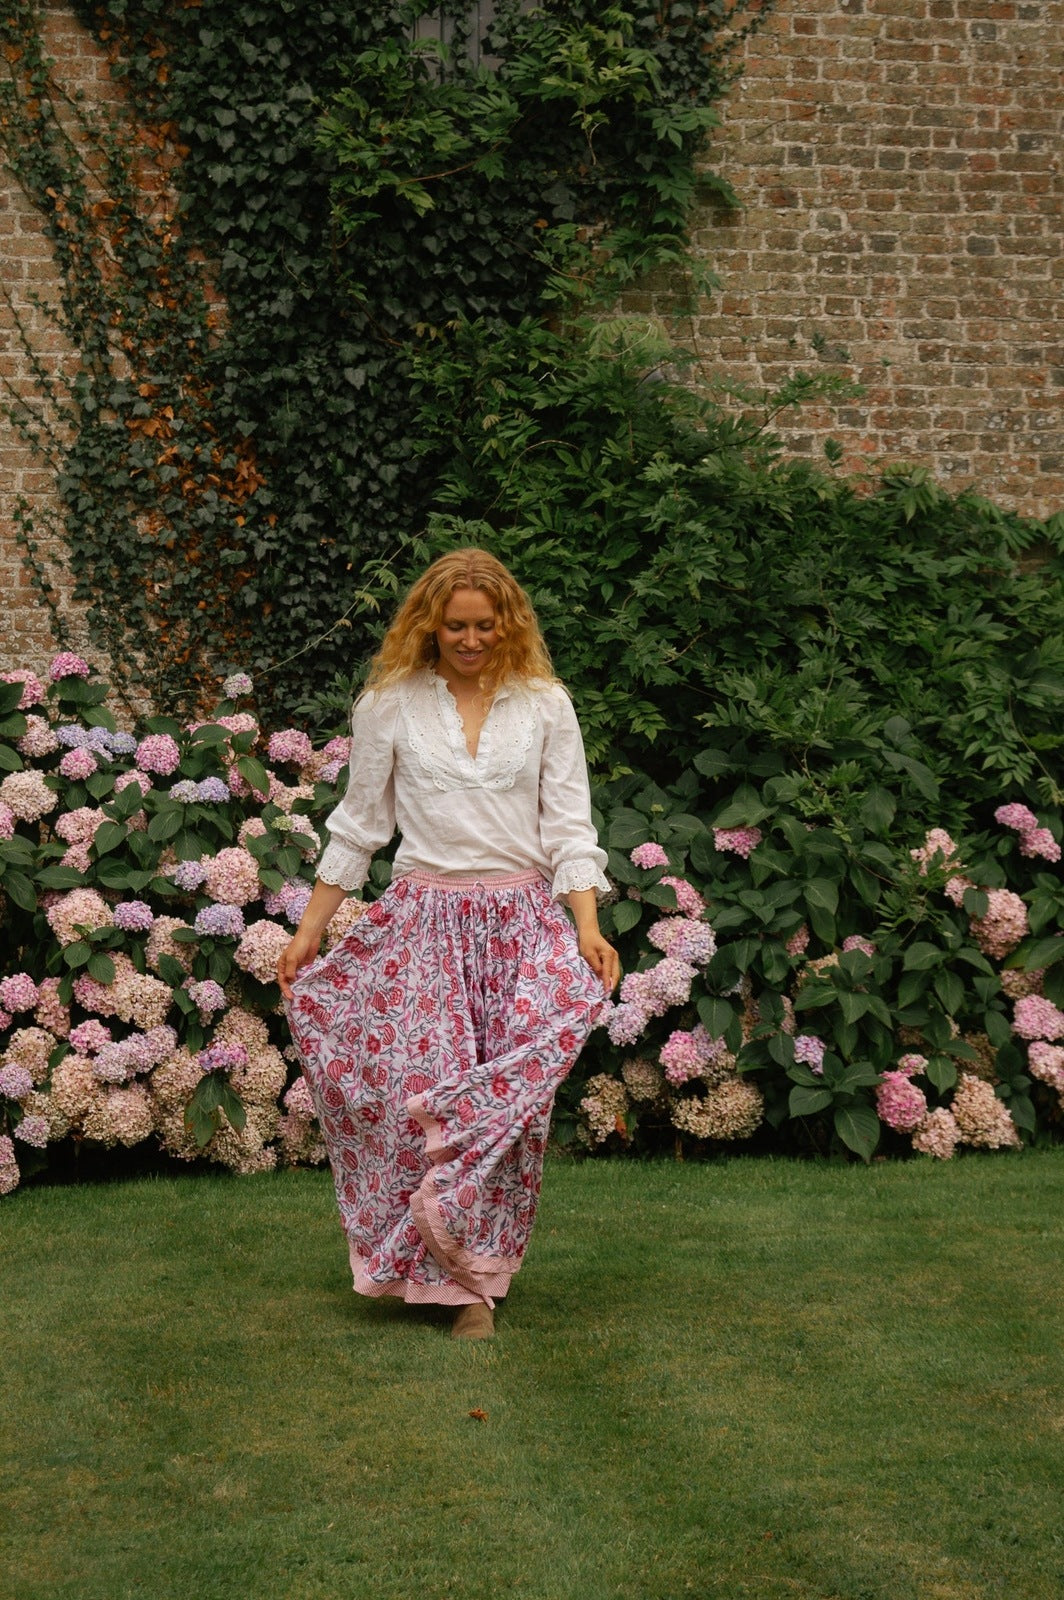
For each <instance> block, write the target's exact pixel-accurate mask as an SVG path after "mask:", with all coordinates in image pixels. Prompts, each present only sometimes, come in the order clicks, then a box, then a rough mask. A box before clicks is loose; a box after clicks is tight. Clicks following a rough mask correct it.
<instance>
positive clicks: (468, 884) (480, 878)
mask: <svg viewBox="0 0 1064 1600" xmlns="http://www.w3.org/2000/svg"><path fill="white" fill-rule="evenodd" d="M396 881H402V882H405V883H419V884H421V885H423V886H424V887H425V888H427V889H513V888H517V887H519V886H520V885H521V884H525V883H546V882H547V879H546V878H545V877H544V876H543V874H542V872H537V871H536V870H535V868H534V867H533V868H532V869H531V870H530V871H528V872H482V873H480V874H479V875H477V876H465V877H457V876H455V877H451V876H449V875H448V874H445V873H442V872H404V873H403V874H402V877H401V880H396Z"/></svg>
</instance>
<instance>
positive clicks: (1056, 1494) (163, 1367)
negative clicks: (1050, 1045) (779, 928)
mask: <svg viewBox="0 0 1064 1600" xmlns="http://www.w3.org/2000/svg"><path fill="white" fill-rule="evenodd" d="M1062 1183H1064V1151H1061V1150H1057V1151H1049V1152H1044V1153H1036V1154H1027V1155H1024V1156H1000V1157H993V1156H990V1157H987V1156H982V1157H975V1158H968V1159H964V1160H960V1161H955V1162H952V1163H949V1164H947V1165H942V1166H936V1165H932V1164H931V1163H930V1162H920V1163H909V1164H900V1163H899V1164H878V1165H874V1166H872V1167H871V1168H864V1167H859V1166H854V1167H841V1166H827V1165H824V1166H818V1165H799V1164H791V1163H786V1162H772V1161H768V1160H736V1161H731V1162H726V1163H720V1164H716V1165H684V1166H680V1165H672V1164H665V1163H661V1164H653V1165H637V1164H632V1163H610V1164H605V1163H586V1164H583V1165H580V1164H570V1163H567V1162H561V1161H555V1162H552V1163H551V1164H549V1166H548V1170H547V1174H546V1182H545V1190H544V1200H543V1207H542V1211H541V1216H540V1222H539V1226H538V1229H537V1233H536V1236H535V1239H534V1241H533V1245H532V1250H531V1252H530V1256H529V1261H528V1264H527V1266H526V1268H525V1271H524V1272H523V1273H522V1275H521V1277H519V1278H518V1280H517V1283H516V1285H515V1287H514V1290H513V1292H512V1294H511V1297H510V1301H509V1303H508V1304H507V1305H506V1306H505V1308H504V1309H503V1310H502V1311H501V1312H500V1315H499V1318H498V1322H499V1334H498V1337H497V1338H496V1339H495V1341H494V1342H492V1343H490V1344H480V1345H477V1344H463V1343H460V1342H456V1341H452V1340H451V1339H450V1338H449V1336H448V1331H447V1330H448V1327H449V1316H448V1314H446V1313H439V1312H435V1311H420V1312H419V1311H408V1310H406V1309H405V1308H404V1307H402V1306H401V1305H399V1304H397V1303H395V1302H376V1303H368V1302H365V1301H362V1300H359V1299H356V1297H355V1296H354V1295H353V1294H352V1293H351V1291H350V1289H349V1287H348V1276H347V1267H346V1260H345V1252H344V1248H343V1241H342V1236H341V1234H340V1230H339V1225H338V1223H337V1221H336V1218H335V1216H334V1213H333V1201H332V1192H331V1187H330V1183H329V1179H328V1177H327V1176H326V1175H325V1174H324V1173H322V1172H315V1173H307V1172H301V1173H294V1174H282V1175H276V1176H268V1177H263V1178H226V1177H221V1176H220V1177H192V1176H188V1177H184V1176H182V1177H179V1178H157V1179H140V1180H136V1181H132V1182H126V1183H113V1184H104V1185H99V1186H95V1187H83V1188H72V1187H68V1188H52V1189H47V1188H39V1189H30V1190H27V1191H26V1192H24V1193H21V1194H17V1195H15V1196H13V1197H12V1198H11V1199H9V1200H5V1201H3V1202H2V1208H0V1233H2V1238H3V1247H4V1270H3V1280H2V1281H3V1307H2V1311H0V1341H2V1342H0V1349H2V1352H3V1367H4V1374H5V1378H4V1397H5V1405H4V1426H3V1429H2V1430H0V1434H2V1437H0V1485H2V1502H0V1511H2V1522H0V1527H2V1532H0V1596H2V1597H3V1600H9V1597H10V1600H134V1597H136V1600H178V1597H180V1600H186V1597H189V1600H223V1597H224V1600H245V1597H246V1600H346V1597H361V1596H367V1597H373V1600H436V1597H442V1596H455V1597H461V1600H489V1597H491V1600H495V1597H496V1596H499V1595H503V1594H506V1593H508V1592H513V1593H514V1594H516V1595H518V1596H526V1597H529V1600H532V1597H535V1600H568V1597H573V1600H577V1597H579V1600H599V1597H602V1600H605V1597H612V1596H620V1597H624V1600H672V1597H674V1596H686V1595H697V1596H707V1597H718V1596H719V1597H724V1600H733V1597H734V1600H777V1597H778V1600H881V1597H882V1600H990V1597H995V1600H1042V1597H1044V1600H1060V1596H1061V1594H1062V1593H1064V1515H1062V1511H1064V1364H1062V1361H1061V1354H1062V1350H1061V1344H1062V1336H1061V1328H1062V1324H1064V1318H1062V1316H1061V1299H1062V1295H1061V1283H1062V1262H1064V1249H1062V1245H1064V1211H1062V1207H1061V1188H1062ZM473 1411H482V1412H486V1413H487V1418H486V1420H483V1421H481V1420H476V1419H474V1418H473V1417H471V1416H470V1413H471V1412H473Z"/></svg>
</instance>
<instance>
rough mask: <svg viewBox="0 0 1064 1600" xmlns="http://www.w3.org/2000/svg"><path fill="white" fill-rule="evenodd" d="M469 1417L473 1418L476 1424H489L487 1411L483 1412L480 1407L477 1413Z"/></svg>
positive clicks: (473, 1412)
mask: <svg viewBox="0 0 1064 1600" xmlns="http://www.w3.org/2000/svg"><path fill="white" fill-rule="evenodd" d="M469 1415H470V1416H471V1417H472V1418H473V1421H474V1422H487V1420H488V1413H487V1412H486V1411H481V1409H480V1407H479V1406H478V1407H477V1409H476V1410H475V1411H471V1412H470V1413H469Z"/></svg>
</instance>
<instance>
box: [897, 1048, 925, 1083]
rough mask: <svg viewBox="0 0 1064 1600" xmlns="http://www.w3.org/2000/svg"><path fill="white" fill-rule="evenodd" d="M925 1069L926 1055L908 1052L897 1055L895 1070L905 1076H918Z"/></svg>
mask: <svg viewBox="0 0 1064 1600" xmlns="http://www.w3.org/2000/svg"><path fill="white" fill-rule="evenodd" d="M926 1069H927V1057H926V1056H921V1055H916V1054H910V1055H907V1056H899V1058H898V1067H897V1070H898V1071H899V1072H901V1073H903V1074H904V1075H905V1077H907V1078H918V1077H919V1076H920V1074H921V1072H924V1071H926Z"/></svg>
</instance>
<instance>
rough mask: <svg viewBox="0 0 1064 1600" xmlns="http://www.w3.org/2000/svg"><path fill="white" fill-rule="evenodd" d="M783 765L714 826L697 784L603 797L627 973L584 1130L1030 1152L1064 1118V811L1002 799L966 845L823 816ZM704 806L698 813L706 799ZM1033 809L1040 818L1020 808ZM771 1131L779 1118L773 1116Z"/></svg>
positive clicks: (875, 794)
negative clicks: (799, 800)
mask: <svg viewBox="0 0 1064 1600" xmlns="http://www.w3.org/2000/svg"><path fill="white" fill-rule="evenodd" d="M790 793H791V788H790V786H789V785H788V784H787V783H785V782H783V781H781V780H769V781H768V782H767V783H766V784H765V785H763V787H762V789H761V790H760V791H757V790H754V789H745V790H741V791H739V792H738V793H737V794H736V795H735V796H734V797H733V799H732V800H731V801H730V803H728V804H726V805H723V806H718V807H717V814H716V815H715V816H713V815H712V814H711V815H710V819H709V823H708V825H707V824H704V823H703V822H702V821H701V820H700V818H699V816H698V815H697V814H695V813H696V812H697V810H698V802H697V782H696V779H695V778H694V776H693V775H689V776H688V778H687V780H686V781H685V782H681V784H679V785H678V786H677V787H676V788H675V789H674V790H673V791H672V792H671V793H670V792H667V791H665V790H663V789H660V788H659V787H658V786H656V785H654V784H653V783H650V782H648V781H647V780H645V779H642V780H640V779H638V778H635V777H629V778H627V779H624V780H622V781H620V782H619V783H616V784H614V785H612V786H610V787H609V788H607V789H605V790H600V791H599V793H598V796H597V798H598V800H599V803H600V805H601V807H602V810H603V826H604V829H605V831H606V837H607V838H608V840H609V843H610V846H611V848H610V872H611V875H612V877H613V878H614V880H615V882H616V883H617V884H618V885H619V886H620V890H619V898H618V899H617V901H616V902H615V904H614V905H613V906H612V907H610V908H608V910H607V911H606V913H605V916H604V921H605V922H606V924H607V926H612V929H613V931H614V933H615V934H616V935H618V937H619V941H620V944H621V947H622V952H623V954H624V957H625V961H626V966H627V976H626V977H625V979H624V981H623V984H622V988H621V992H620V997H619V1000H620V1003H619V1004H618V1005H617V1006H616V1008H615V1009H614V1011H613V1013H612V1015H611V1017H610V1018H609V1021H608V1024H607V1029H606V1032H607V1035H608V1039H609V1041H610V1043H611V1044H612V1045H613V1046H614V1047H616V1048H617V1049H620V1050H621V1051H622V1056H621V1060H620V1062H619V1063H618V1062H617V1061H616V1059H615V1058H614V1057H612V1055H611V1052H610V1050H609V1047H608V1045H607V1044H606V1043H605V1041H604V1040H603V1039H602V1036H601V1035H596V1036H595V1043H594V1044H593V1046H592V1048H591V1050H590V1051H589V1052H588V1053H587V1055H586V1056H585V1060H584V1063H583V1074H584V1075H585V1076H582V1077H581V1079H580V1081H578V1082H576V1083H573V1084H570V1085H568V1086H567V1088H566V1094H565V1106H566V1113H567V1114H566V1116H565V1118H564V1128H565V1131H566V1133H567V1134H568V1135H569V1136H570V1137H576V1138H578V1139H579V1140H581V1141H582V1142H583V1143H585V1144H588V1145H602V1146H605V1147H607V1148H608V1147H611V1146H612V1147H614V1148H616V1147H617V1146H632V1147H635V1148H638V1149H647V1148H654V1147H655V1146H658V1145H660V1144H661V1142H662V1139H663V1138H665V1139H669V1140H676V1141H678V1142H679V1143H680V1145H681V1146H682V1145H689V1146H690V1145H692V1144H693V1145H695V1146H696V1147H699V1148H711V1147H713V1146H715V1145H720V1144H721V1143H723V1142H731V1141H734V1140H736V1139H748V1138H751V1137H752V1136H755V1135H757V1137H758V1140H759V1142H760V1145H761V1146H762V1147H764V1146H765V1145H767V1144H769V1143H771V1144H773V1145H774V1146H775V1147H777V1148H779V1147H781V1146H782V1147H783V1148H789V1149H795V1150H801V1149H805V1150H807V1151H808V1150H816V1151H819V1152H823V1153H827V1152H829V1151H831V1150H833V1149H834V1150H839V1149H842V1150H847V1151H852V1152H856V1153H857V1154H858V1155H860V1156H862V1157H863V1158H864V1159H866V1160H867V1159H868V1158H869V1157H870V1156H871V1155H872V1153H873V1151H874V1150H876V1149H877V1147H878V1146H879V1145H880V1142H881V1141H882V1142H883V1145H884V1148H886V1149H889V1150H892V1151H901V1150H906V1149H909V1148H912V1149H914V1150H917V1151H922V1152H925V1153H928V1154H931V1155H935V1156H939V1157H946V1156H949V1155H950V1154H952V1151H953V1149H954V1147H955V1146H956V1145H957V1144H962V1145H964V1144H966V1145H970V1146H972V1147H975V1148H988V1149H996V1148H1012V1147H1016V1146H1018V1145H1019V1143H1020V1142H1021V1140H1022V1139H1026V1140H1032V1139H1045V1138H1049V1137H1052V1136H1054V1135H1056V1134H1059V1131H1060V1129H1061V1126H1062V1124H1064V1118H1062V1110H1064V1045H1062V1043H1061V1041H1064V1009H1062V1008H1064V936H1062V935H1061V934H1060V932H1059V929H1060V927H1061V922H1062V913H1064V882H1062V879H1061V873H1060V865H1059V863H1060V859H1061V849H1060V837H1061V819H1060V817H1059V815H1054V816H1052V817H1049V816H1044V817H1041V818H1040V817H1038V816H1036V815H1035V814H1034V813H1033V812H1032V811H1030V810H1028V808H1026V807H1017V806H1016V805H1009V806H1005V807H1002V808H999V810H998V814H997V817H996V819H995V821H996V826H995V827H993V828H992V829H991V830H989V831H987V832H985V833H983V834H979V835H976V834H973V835H971V836H970V837H968V838H965V839H964V840H962V841H961V842H960V843H954V841H953V840H952V839H951V838H950V836H949V835H948V834H946V833H945V832H944V831H943V830H942V829H938V828H935V829H931V830H929V831H928V832H927V833H926V834H925V835H924V836H923V837H921V838H919V839H918V840H917V841H916V842H915V843H914V844H913V845H912V846H910V847H908V848H906V847H904V846H898V845H896V844H892V843H890V842H888V837H887V835H888V830H889V826H890V822H891V821H892V807H891V805H890V804H889V796H888V795H887V794H886V793H885V791H876V790H872V791H870V793H869V795H868V796H867V797H866V802H865V809H864V822H863V826H856V825H855V826H854V827H853V828H851V829H850V830H849V831H848V832H845V833H840V832H839V831H833V830H831V829H828V828H823V827H816V826H814V825H812V824H810V823H809V822H807V821H804V820H803V819H802V817H801V816H800V815H799V814H797V813H796V812H795V811H794V810H793V809H792V807H791V806H790V804H789V803H788V796H789V795H790ZM688 806H690V807H691V809H681V807H688ZM1018 813H1022V815H1018ZM759 1130H760V1131H759Z"/></svg>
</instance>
